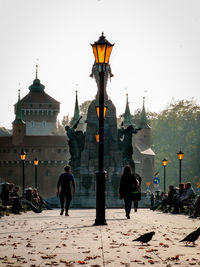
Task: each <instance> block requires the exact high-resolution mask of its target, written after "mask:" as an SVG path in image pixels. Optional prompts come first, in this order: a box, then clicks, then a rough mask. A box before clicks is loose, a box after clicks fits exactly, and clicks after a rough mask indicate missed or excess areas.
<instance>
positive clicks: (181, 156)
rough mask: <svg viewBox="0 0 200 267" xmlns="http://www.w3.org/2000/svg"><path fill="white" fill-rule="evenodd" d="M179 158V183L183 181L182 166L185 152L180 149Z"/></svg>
mask: <svg viewBox="0 0 200 267" xmlns="http://www.w3.org/2000/svg"><path fill="white" fill-rule="evenodd" d="M177 155H178V159H179V184H180V183H181V168H182V164H181V163H182V159H183V157H184V153H183V152H182V151H181V150H180V151H179V152H178V153H177Z"/></svg>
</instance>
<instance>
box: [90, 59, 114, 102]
mask: <svg viewBox="0 0 200 267" xmlns="http://www.w3.org/2000/svg"><path fill="white" fill-rule="evenodd" d="M98 67H99V66H98V64H97V63H94V64H93V67H92V73H91V74H90V77H91V78H94V79H95V81H96V83H97V88H98V91H97V95H96V99H99V90H100V81H99V70H98ZM105 68H106V69H105V77H104V98H105V99H108V95H107V92H106V86H107V82H108V78H110V79H111V77H113V76H114V75H113V74H112V71H111V67H110V64H106V65H105Z"/></svg>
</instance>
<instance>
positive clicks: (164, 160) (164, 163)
mask: <svg viewBox="0 0 200 267" xmlns="http://www.w3.org/2000/svg"><path fill="white" fill-rule="evenodd" d="M167 163H168V162H167V160H166V159H163V161H162V165H163V167H164V193H165V192H166V171H165V168H166V166H167Z"/></svg>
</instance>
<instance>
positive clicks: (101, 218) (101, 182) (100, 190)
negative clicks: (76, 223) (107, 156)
mask: <svg viewBox="0 0 200 267" xmlns="http://www.w3.org/2000/svg"><path fill="white" fill-rule="evenodd" d="M105 176H106V171H105V170H103V171H98V172H96V220H95V223H94V225H107V223H106V219H105Z"/></svg>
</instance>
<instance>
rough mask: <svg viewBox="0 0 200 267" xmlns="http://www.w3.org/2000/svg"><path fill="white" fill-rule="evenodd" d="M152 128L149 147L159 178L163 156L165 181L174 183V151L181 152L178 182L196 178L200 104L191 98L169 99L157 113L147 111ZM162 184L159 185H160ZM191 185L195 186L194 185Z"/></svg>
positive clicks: (198, 173)
mask: <svg viewBox="0 0 200 267" xmlns="http://www.w3.org/2000/svg"><path fill="white" fill-rule="evenodd" d="M147 116H148V118H150V125H151V127H152V139H151V140H152V149H153V150H154V152H155V153H156V157H155V169H156V170H158V171H159V172H160V178H161V180H163V179H162V178H163V166H162V160H163V159H164V158H166V159H167V160H168V165H167V167H166V180H167V184H168V185H169V184H173V185H178V181H179V160H178V157H177V152H179V150H180V149H181V150H182V151H183V152H184V159H183V160H182V181H183V182H186V181H192V182H193V185H194V183H197V182H199V181H200V149H199V148H200V106H198V105H196V104H195V103H194V101H188V100H181V101H177V102H175V101H173V102H172V103H171V104H170V105H169V106H168V107H167V108H166V109H165V110H163V111H162V112H161V113H159V114H156V113H154V114H152V113H151V114H148V113H147ZM161 186H162V185H161ZM194 187H196V186H195V185H194Z"/></svg>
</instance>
